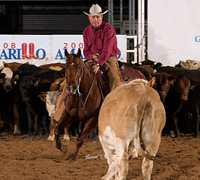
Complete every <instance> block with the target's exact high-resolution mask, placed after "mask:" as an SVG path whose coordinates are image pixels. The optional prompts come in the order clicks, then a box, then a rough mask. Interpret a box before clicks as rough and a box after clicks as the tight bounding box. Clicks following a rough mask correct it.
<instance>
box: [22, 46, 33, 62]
mask: <svg viewBox="0 0 200 180" xmlns="http://www.w3.org/2000/svg"><path fill="white" fill-rule="evenodd" d="M22 59H31V58H29V57H28V56H27V44H26V43H22Z"/></svg>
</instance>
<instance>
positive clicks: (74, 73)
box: [65, 49, 84, 96]
mask: <svg viewBox="0 0 200 180" xmlns="http://www.w3.org/2000/svg"><path fill="white" fill-rule="evenodd" d="M65 56H66V70H65V78H66V83H67V90H68V92H69V94H70V95H75V94H76V93H78V95H79V96H81V93H80V92H79V86H80V83H81V78H82V76H83V65H84V62H83V61H82V59H81V58H80V56H81V50H80V49H78V52H77V54H74V53H72V54H69V53H68V52H67V50H66V49H65Z"/></svg>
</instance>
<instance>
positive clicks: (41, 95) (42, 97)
mask: <svg viewBox="0 0 200 180" xmlns="http://www.w3.org/2000/svg"><path fill="white" fill-rule="evenodd" d="M46 95H47V93H46V92H42V93H41V94H39V95H38V97H39V98H40V100H41V101H43V102H45V99H46Z"/></svg>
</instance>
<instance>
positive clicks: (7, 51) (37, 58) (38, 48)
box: [0, 35, 127, 65]
mask: <svg viewBox="0 0 200 180" xmlns="http://www.w3.org/2000/svg"><path fill="white" fill-rule="evenodd" d="M117 41H118V48H119V49H120V51H121V53H120V54H119V55H118V59H119V60H120V61H123V62H126V53H127V52H126V50H127V41H126V35H117ZM78 48H80V49H81V53H82V55H81V58H82V59H83V60H84V59H85V57H84V55H83V48H84V43H83V36H82V35H0V65H3V61H4V62H7V63H10V62H18V63H25V62H29V63H30V64H35V65H42V64H51V63H56V62H61V63H65V55H64V49H67V50H68V52H69V53H76V52H77V50H78Z"/></svg>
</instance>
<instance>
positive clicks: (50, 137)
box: [47, 135, 55, 142]
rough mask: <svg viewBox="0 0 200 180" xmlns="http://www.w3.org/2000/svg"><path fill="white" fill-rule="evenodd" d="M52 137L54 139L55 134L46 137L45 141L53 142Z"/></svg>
mask: <svg viewBox="0 0 200 180" xmlns="http://www.w3.org/2000/svg"><path fill="white" fill-rule="evenodd" d="M54 139H55V135H53V136H49V137H48V139H47V141H51V142H53V141H54Z"/></svg>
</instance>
